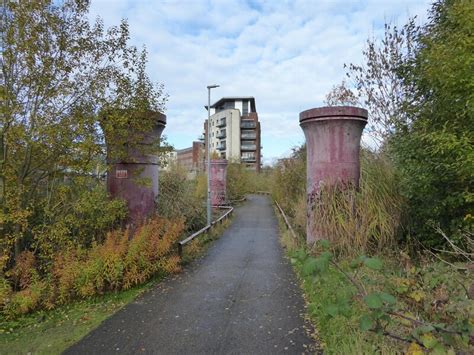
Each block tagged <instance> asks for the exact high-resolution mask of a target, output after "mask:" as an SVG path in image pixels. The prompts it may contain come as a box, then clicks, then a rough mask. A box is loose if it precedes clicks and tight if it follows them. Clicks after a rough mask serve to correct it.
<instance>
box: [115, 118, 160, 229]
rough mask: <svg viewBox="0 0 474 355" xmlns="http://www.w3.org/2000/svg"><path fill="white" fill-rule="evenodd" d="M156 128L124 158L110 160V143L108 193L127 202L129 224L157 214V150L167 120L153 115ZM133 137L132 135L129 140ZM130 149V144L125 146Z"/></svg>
mask: <svg viewBox="0 0 474 355" xmlns="http://www.w3.org/2000/svg"><path fill="white" fill-rule="evenodd" d="M150 115H152V117H151V118H152V120H153V122H155V123H154V127H153V128H152V129H151V130H150V131H149V132H145V133H143V132H141V133H139V134H140V137H141V138H142V139H141V141H140V142H139V143H138V144H136V142H135V143H134V144H135V148H133V149H126V152H125V157H121V158H111V157H110V155H111V154H110V152H111V150H113V149H114V143H115V142H114V141H113V138H112V137H109V139H108V142H107V150H108V157H107V159H108V162H109V164H110V165H111V166H110V169H109V173H108V174H107V190H108V192H109V194H110V195H111V196H112V197H113V198H121V199H124V200H125V201H126V202H127V207H128V222H129V223H131V224H133V225H136V224H138V223H140V222H142V221H143V220H145V219H146V218H148V217H150V216H151V215H152V214H153V213H154V212H155V208H156V205H155V201H156V200H157V198H158V194H159V191H158V174H159V172H158V168H159V156H158V154H157V146H158V143H159V140H160V138H161V134H162V132H163V130H164V128H165V126H166V116H165V115H164V114H162V113H159V112H151V113H150ZM133 134H134V132H133V131H131V132H130V136H132V135H133ZM125 145H126V146H127V142H125Z"/></svg>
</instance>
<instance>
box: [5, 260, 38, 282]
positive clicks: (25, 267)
mask: <svg viewBox="0 0 474 355" xmlns="http://www.w3.org/2000/svg"><path fill="white" fill-rule="evenodd" d="M8 275H9V276H10V277H11V279H12V281H13V282H14V285H15V287H16V288H20V289H26V288H27V287H28V286H30V285H31V284H32V282H33V281H34V280H36V279H37V278H38V273H37V271H36V259H35V256H34V254H33V253H32V252H31V251H24V252H22V253H21V254H20V255H19V256H18V257H17V260H16V263H15V266H14V268H13V269H12V270H10V271H9V272H8Z"/></svg>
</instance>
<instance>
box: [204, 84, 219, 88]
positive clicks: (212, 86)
mask: <svg viewBox="0 0 474 355" xmlns="http://www.w3.org/2000/svg"><path fill="white" fill-rule="evenodd" d="M218 87H219V85H215V84H214V85H208V86H207V88H208V89H214V88H218Z"/></svg>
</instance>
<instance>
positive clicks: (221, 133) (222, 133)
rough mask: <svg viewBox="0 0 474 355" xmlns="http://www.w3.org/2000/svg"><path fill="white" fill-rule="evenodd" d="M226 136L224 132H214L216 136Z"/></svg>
mask: <svg viewBox="0 0 474 355" xmlns="http://www.w3.org/2000/svg"><path fill="white" fill-rule="evenodd" d="M225 137H226V132H225V131H224V132H219V133H217V134H216V138H225Z"/></svg>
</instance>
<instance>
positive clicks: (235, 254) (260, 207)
mask: <svg viewBox="0 0 474 355" xmlns="http://www.w3.org/2000/svg"><path fill="white" fill-rule="evenodd" d="M235 212H236V213H235V217H234V221H233V222H232V224H231V225H230V226H229V228H228V229H227V230H226V231H225V232H224V234H223V235H222V237H221V238H220V239H218V240H217V241H216V242H214V245H213V246H212V247H211V248H210V249H209V250H208V253H207V255H206V256H205V257H204V258H203V259H201V260H199V261H196V262H194V263H193V265H192V266H191V267H190V268H189V269H188V270H187V271H185V272H184V273H182V274H181V275H179V276H178V277H176V278H174V279H170V280H167V281H165V282H163V283H161V284H160V285H158V286H157V287H156V288H154V289H153V290H151V291H149V292H147V293H145V294H144V295H142V296H141V297H139V298H138V299H137V300H136V301H135V302H133V303H131V304H129V305H127V306H126V307H125V308H123V309H122V310H121V311H119V312H118V313H116V314H115V315H114V316H112V317H111V318H109V319H107V320H106V321H104V322H103V323H102V324H101V325H100V326H99V327H98V328H97V329H95V330H94V331H92V332H91V333H90V334H89V335H87V336H86V337H85V338H83V339H82V340H81V341H80V342H79V343H77V344H75V345H74V346H72V347H71V348H69V349H68V350H67V351H66V352H65V353H66V354H93V353H114V354H116V353H126V354H132V353H133V354H135V353H153V354H157V353H159V354H229V353H232V354H276V353H287V354H301V353H304V352H313V351H314V350H313V340H312V339H311V338H310V337H309V336H308V333H307V329H308V328H307V327H309V325H306V323H305V321H304V320H303V313H304V301H303V298H302V295H301V291H300V289H299V287H298V282H297V280H296V277H295V276H294V274H293V271H292V269H291V266H290V265H289V262H288V261H287V260H286V259H285V258H284V256H283V251H282V249H281V247H280V244H279V241H278V222H277V219H276V216H275V214H274V211H273V208H272V206H271V202H270V199H269V198H268V197H266V196H256V195H252V196H250V197H249V198H248V200H247V202H246V203H245V204H244V205H243V206H241V207H239V208H237V209H236V211H235Z"/></svg>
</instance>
